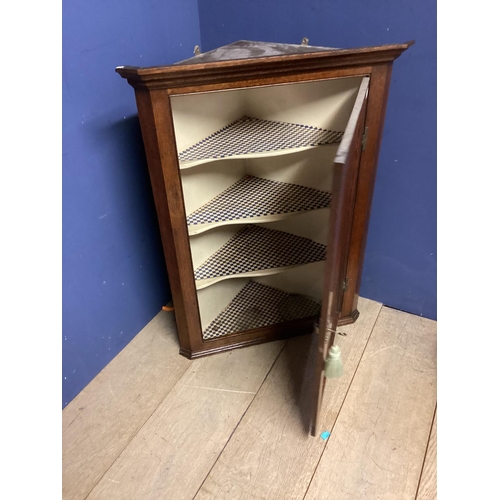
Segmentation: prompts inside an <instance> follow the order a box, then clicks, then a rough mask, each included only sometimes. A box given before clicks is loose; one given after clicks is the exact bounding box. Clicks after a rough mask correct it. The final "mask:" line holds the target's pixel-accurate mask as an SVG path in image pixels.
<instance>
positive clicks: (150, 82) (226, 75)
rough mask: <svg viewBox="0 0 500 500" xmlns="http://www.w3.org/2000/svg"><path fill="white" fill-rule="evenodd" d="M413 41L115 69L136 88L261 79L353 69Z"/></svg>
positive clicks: (385, 58)
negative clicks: (281, 54) (283, 54)
mask: <svg viewBox="0 0 500 500" xmlns="http://www.w3.org/2000/svg"><path fill="white" fill-rule="evenodd" d="M413 43H414V42H413V41H411V42H407V43H403V44H394V45H380V46H377V47H362V48H358V49H335V50H331V51H324V52H311V53H307V54H291V55H285V56H271V57H261V58H247V59H237V60H230V61H219V62H210V63H205V64H190V65H179V66H156V67H150V68H139V67H134V66H119V67H117V68H116V71H117V73H119V74H120V76H122V77H123V78H126V79H127V80H128V82H129V83H130V85H132V86H133V87H134V88H136V89H141V88H142V89H145V88H147V89H150V90H152V89H166V88H175V87H189V86H197V85H206V84H211V83H216V84H220V83H227V82H235V81H238V80H245V79H247V78H249V77H251V78H253V79H262V78H268V77H275V76H277V75H279V76H289V75H294V74H298V73H308V72H315V71H321V70H323V71H324V70H332V69H335V68H340V67H343V68H354V67H356V66H370V65H376V64H382V63H389V62H392V61H394V60H395V59H396V58H397V57H399V56H400V55H401V54H402V52H404V51H405V50H406V49H407V48H408V47H410V46H411V45H413Z"/></svg>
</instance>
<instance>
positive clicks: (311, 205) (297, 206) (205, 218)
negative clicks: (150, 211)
mask: <svg viewBox="0 0 500 500" xmlns="http://www.w3.org/2000/svg"><path fill="white" fill-rule="evenodd" d="M330 201H331V194H330V193H328V192H326V191H320V190H318V189H313V188H310V187H304V186H299V185H297V184H289V183H286V182H279V181H271V180H268V179H263V178H261V177H254V176H252V175H246V176H245V177H243V178H242V179H240V180H239V181H238V182H236V183H235V184H233V185H232V186H230V187H229V188H228V189H226V190H225V191H223V192H222V193H220V194H218V195H217V196H216V197H215V198H213V199H212V200H210V201H209V202H208V203H206V204H205V205H203V206H202V207H200V208H198V209H197V210H195V211H194V212H192V213H191V214H189V215H188V217H187V224H188V226H200V225H203V224H211V223H214V222H227V221H234V220H242V219H248V218H255V217H265V216H271V215H279V214H287V213H296V212H306V211H309V210H317V209H320V208H326V207H328V206H330Z"/></svg>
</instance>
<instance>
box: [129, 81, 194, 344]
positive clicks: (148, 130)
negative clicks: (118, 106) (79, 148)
mask: <svg viewBox="0 0 500 500" xmlns="http://www.w3.org/2000/svg"><path fill="white" fill-rule="evenodd" d="M135 96H136V101H137V109H138V112H139V121H140V124H141V131H142V137H143V141H144V146H145V150H146V158H147V162H148V169H149V175H150V178H151V185H152V188H153V196H154V200H155V205H156V210H157V213H158V222H159V225H160V233H161V239H162V244H163V251H164V255H165V261H166V264H167V271H168V278H169V282H170V289H171V292H172V299H173V303H174V306H175V318H176V321H177V330H178V332H179V343H180V346H181V348H182V349H187V350H189V351H195V350H199V349H200V347H201V345H202V337H201V323H200V316H199V310H198V297H197V294H196V286H195V281H194V274H193V265H192V260H191V248H190V246H189V236H188V230H187V224H186V214H185V207H184V197H183V193H182V183H181V179H180V170H179V166H178V160H177V149H176V147H175V136H174V126H173V122H172V113H171V108H170V98H169V96H168V93H167V91H166V90H155V91H145V90H136V92H135ZM167 193H168V194H167Z"/></svg>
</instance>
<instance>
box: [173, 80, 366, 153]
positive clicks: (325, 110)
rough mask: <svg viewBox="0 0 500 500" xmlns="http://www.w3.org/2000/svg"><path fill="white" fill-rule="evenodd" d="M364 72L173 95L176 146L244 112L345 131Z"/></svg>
mask: <svg viewBox="0 0 500 500" xmlns="http://www.w3.org/2000/svg"><path fill="white" fill-rule="evenodd" d="M360 83H361V78H360V77H355V78H337V79H333V80H322V81H317V82H306V83H290V84H284V85H275V86H264V87H252V88H246V89H236V90H225V91H219V92H204V93H195V94H188V95H177V96H172V97H171V104H172V113H173V119H174V129H175V136H176V144H177V150H178V151H182V150H184V149H186V148H188V147H189V146H192V145H194V144H196V143H197V142H199V141H201V140H202V139H204V138H206V137H207V136H209V135H210V134H213V133H214V132H216V131H217V130H219V129H221V128H222V127H224V126H226V125H228V124H229V123H232V122H233V121H235V120H237V119H238V118H241V117H242V116H244V115H247V116H251V117H253V118H261V119H266V120H276V121H284V122H289V123H296V124H302V125H309V126H314V127H320V128H325V129H328V130H336V131H343V130H344V129H345V126H346V125H347V121H348V119H349V115H350V113H351V110H352V107H353V106H354V100H355V98H356V94H357V91H358V88H359V85H360Z"/></svg>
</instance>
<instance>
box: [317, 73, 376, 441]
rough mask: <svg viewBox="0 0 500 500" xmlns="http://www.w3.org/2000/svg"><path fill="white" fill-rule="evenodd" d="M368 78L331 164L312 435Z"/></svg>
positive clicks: (333, 322)
mask: <svg viewBox="0 0 500 500" xmlns="http://www.w3.org/2000/svg"><path fill="white" fill-rule="evenodd" d="M368 84H369V78H368V77H366V78H363V81H362V82H361V86H360V88H359V92H358V95H357V98H356V102H355V104H354V108H353V110H352V113H351V116H350V118H349V122H348V124H347V127H346V130H345V132H344V136H343V138H342V142H341V143H340V146H339V148H338V151H337V155H336V156H335V160H334V165H333V169H334V172H333V188H332V204H331V213H330V228H329V235H328V249H327V255H326V270H327V271H326V275H325V281H324V288H323V299H322V304H323V305H322V310H321V318H320V323H319V326H318V327H317V328H316V332H315V335H317V336H318V338H317V339H315V340H317V346H318V348H317V352H316V353H315V357H316V359H315V367H314V370H315V373H314V381H313V384H314V385H313V391H314V393H313V415H312V425H311V434H312V435H313V436H315V435H316V431H317V430H318V428H319V424H320V416H321V402H322V399H323V391H324V388H325V383H326V378H325V375H324V365H325V360H326V356H327V353H328V349H329V348H330V346H331V345H332V344H333V342H334V339H335V331H336V329H337V323H338V320H339V314H340V311H341V307H342V290H343V277H344V274H345V262H346V257H347V251H348V247H349V234H350V230H349V229H350V228H349V227H348V222H347V221H346V218H347V217H346V214H347V212H348V206H347V201H348V200H347V196H346V193H347V192H348V190H349V189H350V188H351V187H352V183H353V182H354V178H353V177H354V176H353V174H354V171H355V169H356V166H357V164H358V163H359V160H360V156H361V150H362V141H363V132H364V123H365V115H366V101H367V96H368Z"/></svg>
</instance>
